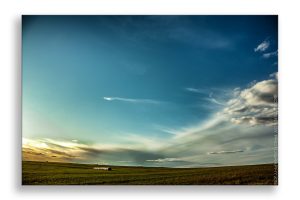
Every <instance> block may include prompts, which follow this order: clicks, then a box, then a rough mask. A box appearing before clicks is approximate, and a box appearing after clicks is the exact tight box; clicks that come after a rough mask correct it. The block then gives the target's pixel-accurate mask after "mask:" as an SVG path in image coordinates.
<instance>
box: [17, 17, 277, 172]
mask: <svg viewBox="0 0 300 200" xmlns="http://www.w3.org/2000/svg"><path fill="white" fill-rule="evenodd" d="M277 38H278V19H277V16H26V15H25V16H23V17H22V73H23V74H22V81H23V84H22V87H23V99H22V109H23V113H22V115H23V116H22V119H23V120H22V123H23V124H22V141H23V144H22V145H23V160H36V161H54V162H77V163H98V164H109V165H129V166H137V165H138V166H140V165H141V166H157V167H158V166H163V167H211V166H212V167H214V166H227V165H249V164H261V163H274V162H277V124H278V122H277V110H278V109H277V106H278V105H277V93H278V74H277V72H278V43H277V42H278V41H277V40H278V39H277Z"/></svg>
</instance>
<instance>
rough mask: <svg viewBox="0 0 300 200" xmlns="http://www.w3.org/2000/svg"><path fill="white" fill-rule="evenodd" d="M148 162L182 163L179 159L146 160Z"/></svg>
mask: <svg viewBox="0 0 300 200" xmlns="http://www.w3.org/2000/svg"><path fill="white" fill-rule="evenodd" d="M146 161H147V162H177V161H181V160H180V159H179V158H159V159H155V160H146Z"/></svg>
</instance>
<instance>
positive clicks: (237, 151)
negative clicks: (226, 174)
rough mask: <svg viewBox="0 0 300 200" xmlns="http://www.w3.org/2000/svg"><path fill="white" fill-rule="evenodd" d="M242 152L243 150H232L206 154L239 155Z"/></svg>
mask: <svg viewBox="0 0 300 200" xmlns="http://www.w3.org/2000/svg"><path fill="white" fill-rule="evenodd" d="M241 152H244V151H243V150H233V151H212V152H207V154H209V155H210V154H229V153H241Z"/></svg>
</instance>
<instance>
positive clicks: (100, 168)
mask: <svg viewBox="0 0 300 200" xmlns="http://www.w3.org/2000/svg"><path fill="white" fill-rule="evenodd" d="M93 169H97V170H106V171H111V168H110V167H94V168H93Z"/></svg>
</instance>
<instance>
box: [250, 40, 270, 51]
mask: <svg viewBox="0 0 300 200" xmlns="http://www.w3.org/2000/svg"><path fill="white" fill-rule="evenodd" d="M269 47H270V41H268V40H265V41H263V42H262V43H260V44H259V45H258V46H257V47H256V48H254V52H264V51H266V50H267V49H268V48H269Z"/></svg>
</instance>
